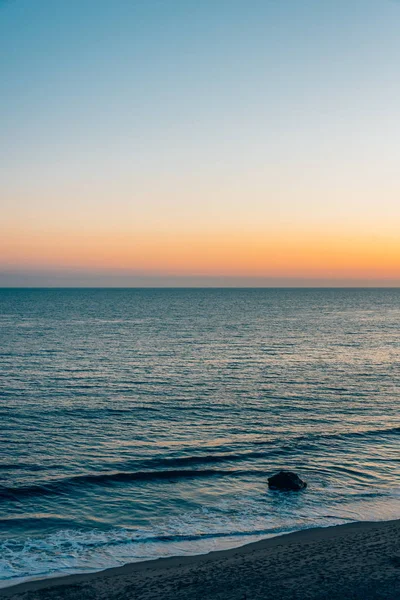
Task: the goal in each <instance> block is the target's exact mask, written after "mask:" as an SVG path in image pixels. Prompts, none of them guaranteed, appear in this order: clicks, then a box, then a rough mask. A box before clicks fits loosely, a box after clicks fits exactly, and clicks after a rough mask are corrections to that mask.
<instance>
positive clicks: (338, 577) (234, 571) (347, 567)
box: [0, 520, 400, 600]
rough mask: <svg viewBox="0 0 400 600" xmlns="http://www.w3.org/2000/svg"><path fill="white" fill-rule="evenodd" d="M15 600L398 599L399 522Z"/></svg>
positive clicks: (18, 589)
mask: <svg viewBox="0 0 400 600" xmlns="http://www.w3.org/2000/svg"><path fill="white" fill-rule="evenodd" d="M0 597H1V598H3V597H4V598H9V599H12V600H95V599H96V600H97V599H98V600H297V599H298V600H300V599H301V600H309V599H312V600H317V599H318V600H372V599H374V600H375V599H376V600H382V599H385V600H400V520H396V521H386V522H380V523H352V524H348V525H339V526H336V527H328V528H321V529H308V530H306V531H299V532H296V533H292V534H288V535H284V536H280V537H275V538H272V539H268V540H263V541H261V542H255V543H253V544H248V545H246V546H243V547H241V548H235V549H233V550H225V551H220V552H212V553H210V554H206V555H201V556H195V557H184V558H182V557H175V558H164V559H159V560H153V561H147V562H142V563H134V564H129V565H125V566H124V567H119V568H115V569H108V570H107V571H102V572H100V573H93V574H85V575H72V576H68V577H59V578H55V579H46V580H42V581H34V582H29V583H24V584H21V585H18V586H15V587H11V588H7V589H3V590H0Z"/></svg>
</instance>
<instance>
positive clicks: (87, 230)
mask: <svg viewBox="0 0 400 600" xmlns="http://www.w3.org/2000/svg"><path fill="white" fill-rule="evenodd" d="M0 56H1V58H0V64H1V67H0V73H1V77H0V107H1V135H0V149H1V161H0V172H1V177H0V181H1V182H0V194H1V220H0V285H1V286H13V285H28V286H30V285H33V286H35V285H39V286H40V285H88V286H90V285H117V286H119V285H121V286H124V285H133V286H134V285H167V286H168V285H173V286H175V285H267V286H268V285H295V286H297V285H356V286H357V285H394V286H397V285H400V2H396V1H394V0H330V1H328V0H201V1H199V0H107V1H105V0H14V1H12V0H10V1H8V2H6V1H4V0H3V1H1V0H0Z"/></svg>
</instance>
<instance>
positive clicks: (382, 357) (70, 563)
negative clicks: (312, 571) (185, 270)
mask: <svg viewBox="0 0 400 600" xmlns="http://www.w3.org/2000/svg"><path fill="white" fill-rule="evenodd" d="M399 331H400V289H2V290H0V371H1V378H0V419H1V421H0V422H1V429H0V448H1V454H0V508H1V510H0V585H2V586H7V585H11V584H13V583H17V582H20V581H24V580H27V579H34V578H42V577H48V576H54V575H60V574H69V573H78V572H88V571H95V570H100V569H104V568H107V567H111V566H116V565H121V564H124V563H126V562H132V561H138V560H145V559H150V558H157V557H161V556H171V555H187V554H197V553H205V552H209V551H211V550H216V549H222V548H228V547H234V546H238V545H242V544H245V543H247V542H250V541H255V540H257V539H260V538H265V537H268V536H273V535H278V534H282V533H285V532H289V531H294V530H297V529H303V528H307V527H317V526H328V525H335V524H339V523H345V522H349V521H362V520H386V519H392V518H399V517H400V460H399V459H400V453H399V450H400V445H399V439H400V393H399V392H400V337H399ZM281 468H285V469H290V470H294V471H296V472H297V473H298V474H299V475H300V476H301V477H302V478H303V479H305V480H306V481H307V482H308V487H307V489H306V490H304V491H301V492H298V493H295V492H286V493H282V492H277V491H270V490H268V486H267V478H268V477H269V476H270V475H272V474H273V473H274V472H276V471H277V470H279V469H281Z"/></svg>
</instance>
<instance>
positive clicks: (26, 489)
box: [0, 469, 262, 500]
mask: <svg viewBox="0 0 400 600" xmlns="http://www.w3.org/2000/svg"><path fill="white" fill-rule="evenodd" d="M246 473H249V472H247V471H233V470H222V469H198V470H192V469H171V470H166V471H134V472H114V473H99V474H88V475H77V476H75V477H69V478H65V479H56V480H54V481H49V482H46V483H43V484H41V485H26V486H19V487H7V486H1V485H0V498H6V499H10V500H12V499H19V498H21V497H24V496H37V495H40V496H42V495H54V494H62V493H64V492H66V491H68V490H69V489H71V488H74V487H77V486H85V485H103V486H106V485H112V484H113V483H122V482H130V481H139V482H140V481H157V480H170V481H174V480H177V479H194V478H201V477H224V476H235V475H243V474H246ZM256 473H257V472H252V473H251V474H256ZM260 474H262V473H260Z"/></svg>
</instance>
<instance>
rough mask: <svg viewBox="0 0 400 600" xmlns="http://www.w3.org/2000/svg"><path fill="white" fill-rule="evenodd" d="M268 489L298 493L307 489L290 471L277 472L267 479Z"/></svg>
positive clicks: (303, 482)
mask: <svg viewBox="0 0 400 600" xmlns="http://www.w3.org/2000/svg"><path fill="white" fill-rule="evenodd" d="M268 487H269V488H271V490H286V491H296V492H297V491H298V490H303V489H304V488H306V487H307V484H306V482H305V481H302V480H301V479H300V477H299V476H298V475H296V473H292V472H291V471H279V473H277V474H276V475H273V476H272V477H268Z"/></svg>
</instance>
